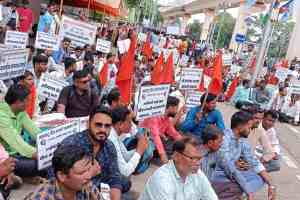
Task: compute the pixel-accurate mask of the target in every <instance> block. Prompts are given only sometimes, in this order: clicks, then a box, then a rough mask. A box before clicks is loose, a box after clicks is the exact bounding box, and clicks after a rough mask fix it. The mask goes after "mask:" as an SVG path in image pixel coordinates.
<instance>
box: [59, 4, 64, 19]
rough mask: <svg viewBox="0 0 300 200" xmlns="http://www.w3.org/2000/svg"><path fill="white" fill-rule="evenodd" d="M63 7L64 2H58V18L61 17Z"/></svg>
mask: <svg viewBox="0 0 300 200" xmlns="http://www.w3.org/2000/svg"><path fill="white" fill-rule="evenodd" d="M63 5H64V0H60V6H59V16H60V17H61V16H62V11H63Z"/></svg>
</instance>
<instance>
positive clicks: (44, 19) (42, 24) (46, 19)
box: [37, 12, 54, 32]
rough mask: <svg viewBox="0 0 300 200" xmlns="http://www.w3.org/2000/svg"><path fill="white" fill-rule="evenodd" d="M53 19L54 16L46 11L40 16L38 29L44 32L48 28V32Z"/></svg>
mask: <svg viewBox="0 0 300 200" xmlns="http://www.w3.org/2000/svg"><path fill="white" fill-rule="evenodd" d="M53 20H54V17H53V16H52V15H50V13H49V12H46V13H45V14H44V15H42V16H40V20H39V25H38V29H37V30H38V31H40V32H46V28H48V32H49V31H50V27H51V24H52V22H53Z"/></svg>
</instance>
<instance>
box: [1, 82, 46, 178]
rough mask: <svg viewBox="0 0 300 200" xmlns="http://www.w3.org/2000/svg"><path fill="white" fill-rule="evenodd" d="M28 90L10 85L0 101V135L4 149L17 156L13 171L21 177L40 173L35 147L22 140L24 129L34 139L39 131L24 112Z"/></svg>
mask: <svg viewBox="0 0 300 200" xmlns="http://www.w3.org/2000/svg"><path fill="white" fill-rule="evenodd" d="M28 95H29V91H28V90H27V88H26V87H25V86H21V85H13V86H11V87H10V88H9V89H8V91H7V93H6V96H5V102H2V103H0V137H1V144H2V145H3V146H4V148H5V149H6V151H7V152H8V153H9V154H10V155H11V156H13V157H15V158H17V162H16V170H15V173H16V175H18V176H21V177H34V176H38V175H41V174H40V173H39V172H38V170H37V152H36V148H35V147H33V146H31V145H29V144H28V143H26V142H25V141H24V139H23V138H22V136H21V134H22V131H24V130H23V129H25V130H26V131H27V132H28V133H29V134H30V135H31V136H32V137H33V138H34V139H35V138H36V136H37V134H38V133H39V132H40V129H39V128H37V127H36V125H35V124H34V122H33V121H32V120H31V119H30V118H29V116H28V114H27V113H26V112H25V109H26V103H27V97H28Z"/></svg>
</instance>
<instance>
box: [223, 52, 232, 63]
mask: <svg viewBox="0 0 300 200" xmlns="http://www.w3.org/2000/svg"><path fill="white" fill-rule="evenodd" d="M223 65H224V66H228V65H229V66H231V65H232V55H231V54H223Z"/></svg>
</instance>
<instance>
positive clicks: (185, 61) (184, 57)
mask: <svg viewBox="0 0 300 200" xmlns="http://www.w3.org/2000/svg"><path fill="white" fill-rule="evenodd" d="M189 59H190V58H189V57H188V56H187V55H182V57H181V59H180V61H179V65H181V66H183V67H186V66H187V65H188V62H189Z"/></svg>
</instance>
